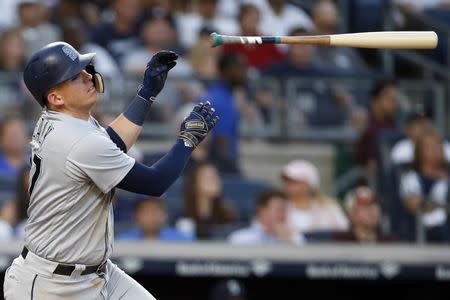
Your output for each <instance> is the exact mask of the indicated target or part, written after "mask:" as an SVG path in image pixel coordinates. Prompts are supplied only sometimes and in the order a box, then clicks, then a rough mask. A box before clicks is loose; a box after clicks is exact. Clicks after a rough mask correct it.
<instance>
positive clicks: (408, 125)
mask: <svg viewBox="0 0 450 300" xmlns="http://www.w3.org/2000/svg"><path fill="white" fill-rule="evenodd" d="M432 127H433V124H432V122H431V120H430V118H429V117H428V116H427V115H425V114H424V113H421V112H418V111H412V112H410V113H409V114H408V116H407V117H406V122H405V130H404V131H405V134H406V137H405V138H404V139H401V140H400V141H398V142H397V143H395V145H394V147H393V148H392V150H391V161H392V163H393V164H395V165H406V164H410V163H412V162H413V160H414V142H415V141H416V140H417V138H418V137H419V136H420V135H421V134H422V132H424V131H428V130H430V129H431V128H432ZM444 156H445V159H446V160H447V161H449V162H450V143H449V142H447V141H444Z"/></svg>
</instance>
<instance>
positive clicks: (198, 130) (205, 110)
mask: <svg viewBox="0 0 450 300" xmlns="http://www.w3.org/2000/svg"><path fill="white" fill-rule="evenodd" d="M218 120H219V117H218V116H217V115H216V111H215V109H214V108H213V107H212V106H211V103H210V102H209V101H206V103H205V104H203V103H199V104H197V105H196V106H195V107H194V109H193V110H192V112H191V113H190V114H189V115H188V116H187V117H186V119H184V121H183V123H181V130H180V136H179V138H180V139H182V140H183V141H184V143H185V145H187V146H189V147H193V148H195V147H197V145H198V144H200V142H201V141H203V139H204V138H205V137H206V136H207V135H208V133H209V132H210V131H211V129H213V128H214V126H216V123H217V121H218Z"/></svg>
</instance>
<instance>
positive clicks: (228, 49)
mask: <svg viewBox="0 0 450 300" xmlns="http://www.w3.org/2000/svg"><path fill="white" fill-rule="evenodd" d="M294 2H295V4H294ZM299 2H302V1H292V2H291V1H285V0H240V1H237V0H236V1H226V0H177V1H175V0H97V1H93V0H91V1H81V0H80V1H72V0H2V1H0V10H1V11H2V17H1V18H0V83H1V84H0V89H1V92H0V106H1V107H2V110H1V112H0V117H1V122H0V149H1V152H0V240H7V239H12V238H21V237H22V236H23V230H24V229H23V223H24V221H25V220H26V218H27V214H26V209H27V205H28V180H29V146H28V142H29V139H30V135H29V133H30V130H31V129H32V125H33V124H34V122H35V120H36V117H37V116H38V114H39V113H40V107H39V106H38V105H37V104H35V101H33V100H32V99H31V95H30V94H29V92H28V91H27V90H26V88H25V86H24V84H23V82H22V78H21V74H20V73H21V71H22V70H23V67H24V65H25V63H26V61H27V59H28V58H29V57H30V55H31V54H32V53H33V52H34V51H36V50H38V49H40V48H41V47H43V46H44V45H46V44H48V43H50V42H53V41H58V40H64V41H66V42H68V43H70V44H71V45H73V46H74V47H75V48H76V49H77V50H79V51H80V52H81V53H85V52H95V53H96V54H97V55H96V57H95V60H94V64H95V65H96V69H97V70H98V71H99V72H100V73H102V75H103V76H104V77H105V78H106V82H107V86H106V89H107V92H106V94H105V95H102V98H101V101H100V103H99V105H98V107H96V108H95V111H94V115H95V116H96V118H98V120H99V121H100V123H101V124H103V125H105V126H107V124H108V122H109V121H111V120H112V118H113V117H114V115H113V113H116V111H114V109H112V107H113V106H114V105H117V101H113V100H111V99H119V104H120V105H119V107H123V106H124V105H125V104H126V103H127V102H128V101H129V99H130V98H131V96H132V95H133V93H135V91H136V87H137V85H138V84H139V81H140V80H141V77H142V75H143V72H144V70H145V67H146V63H147V62H148V61H149V59H150V58H151V56H152V55H153V54H155V53H156V52H158V51H160V50H162V49H169V50H172V51H175V52H176V53H178V54H179V59H178V62H177V66H176V67H175V68H174V69H173V70H172V71H171V73H170V74H169V80H168V82H167V84H166V87H165V88H164V90H163V92H162V93H161V95H160V96H158V99H157V101H156V102H155V104H154V105H153V107H152V110H151V113H150V115H149V117H148V120H149V122H159V123H162V124H169V125H170V126H171V128H174V127H175V126H178V124H179V123H180V120H181V119H182V118H183V117H184V115H185V113H186V112H187V111H189V109H190V108H191V107H192V106H193V105H194V104H195V103H196V102H199V101H204V100H210V101H211V102H212V104H213V106H214V107H215V108H216V110H217V112H218V114H219V116H220V122H219V123H218V125H217V126H216V128H215V129H214V131H213V134H212V136H211V137H209V138H208V139H207V140H206V141H205V142H204V143H203V144H201V145H200V146H199V147H198V148H197V149H196V150H195V151H194V153H193V156H192V158H191V160H190V161H189V163H188V166H187V168H186V171H185V173H184V175H183V178H181V179H180V180H179V181H177V182H176V183H175V184H174V186H173V187H172V188H171V189H170V190H169V191H168V193H167V194H166V195H164V196H163V197H162V198H160V199H159V198H158V199H157V198H154V197H145V196H141V195H131V194H129V193H126V192H123V191H118V193H116V200H115V201H116V203H115V205H116V209H115V213H116V223H117V227H116V231H117V234H116V238H118V239H124V240H143V239H148V240H163V241H178V242H192V241H195V240H222V241H228V242H229V243H231V244H233V245H252V244H253V245H255V244H265V243H285V244H292V245H303V244H305V243H309V242H328V241H336V242H360V243H376V242H393V241H408V242H433V243H434V242H436V243H445V242H448V241H449V240H450V235H449V230H448V229H449V228H448V224H449V222H448V221H447V217H448V212H449V210H448V199H449V193H448V184H449V180H448V179H449V178H448V176H449V161H450V144H449V142H447V141H446V137H445V135H443V133H445V132H440V131H439V130H438V128H436V127H435V126H434V123H433V113H435V112H433V111H432V110H430V109H429V106H427V105H416V106H412V105H408V101H407V99H405V98H406V95H405V94H404V93H402V91H401V89H400V85H399V83H398V81H395V80H393V78H390V77H387V76H386V74H384V73H383V70H382V69H381V67H380V65H379V64H377V59H373V57H372V56H373V53H371V55H372V56H370V55H369V56H367V53H364V52H359V51H357V50H355V49H352V48H344V47H341V48H331V47H327V48H325V47H323V48H319V47H315V46H310V45H289V46H286V45H258V46H255V45H225V46H222V47H217V48H211V47H210V40H209V35H210V33H212V32H219V33H221V34H230V35H249V36H254V35H312V34H333V33H337V32H338V29H339V27H340V25H341V22H342V18H343V17H342V16H341V15H340V11H339V10H338V7H337V3H335V2H334V1H331V0H318V1H313V3H312V5H308V6H307V5H299V4H298V3H299ZM356 2H358V1H356ZM363 2H364V1H359V2H358V3H363ZM367 2H376V1H367ZM380 2H383V1H380ZM394 2H395V1H394ZM397 2H398V3H397V4H398V5H400V6H399V9H412V10H415V11H424V10H426V9H430V8H434V9H437V8H438V9H443V10H444V9H446V8H447V6H449V3H448V2H447V1H405V0H404V1H397ZM419 2H420V5H418V3H419ZM425 2H426V3H425ZM363 9H364V6H363ZM399 11H401V10H399ZM400 19H401V18H400ZM400 19H399V20H400ZM401 20H403V21H404V20H405V19H401ZM398 24H399V26H404V23H401V22H400V21H398ZM360 25H361V26H363V25H364V22H362V23H361V24H360ZM355 26H356V25H355ZM355 28H357V26H356V27H355ZM375 29H376V28H375ZM376 55H377V54H375V56H376ZM374 62H375V63H374ZM344 77H353V78H358V79H368V80H370V82H371V84H370V88H367V90H366V91H365V93H362V94H361V93H356V92H354V91H352V90H350V89H347V88H346V86H344V85H340V84H332V85H327V84H324V82H323V81H322V79H324V78H344ZM302 80H309V81H307V82H308V86H307V87H306V88H304V83H303V85H302ZM309 82H313V84H309ZM273 84H275V85H276V86H277V87H278V91H277V89H274V88H273ZM293 84H294V88H292V86H293ZM300 86H301V87H300ZM296 89H297V91H296V92H295V93H293V94H292V93H290V94H288V93H287V92H280V91H287V90H291V91H292V90H294V91H295V90H296ZM293 95H294V96H293ZM426 102H427V101H423V103H426ZM405 103H406V104H405ZM423 103H422V104H423ZM405 107H406V108H407V109H406V110H405ZM274 108H279V110H280V111H281V112H283V113H284V114H282V116H281V119H282V120H281V124H282V131H286V132H295V131H297V130H299V129H305V128H306V129H308V128H341V127H350V128H351V129H353V130H354V131H355V132H356V139H355V140H354V141H353V143H351V145H350V146H351V147H350V148H351V156H350V159H349V163H348V166H346V168H347V169H349V168H351V167H356V168H359V169H360V170H362V172H361V174H362V175H361V176H359V177H358V178H357V179H356V180H354V182H352V184H351V185H349V186H348V187H347V188H346V189H344V190H343V191H341V193H333V194H330V193H328V192H325V191H324V189H323V187H322V183H321V176H320V170H318V167H317V166H316V165H314V164H313V163H312V162H310V161H308V160H305V159H304V158H302V157H298V159H295V160H293V161H291V162H289V163H288V164H286V165H284V166H283V167H282V168H280V169H279V170H273V172H274V173H276V174H277V176H278V178H279V185H274V184H269V183H261V182H256V181H254V180H252V179H251V178H247V177H246V176H245V174H244V173H243V171H242V166H241V161H240V150H239V149H240V142H241V140H242V139H241V136H242V134H243V133H253V132H264V131H268V130H269V128H271V126H272V125H273V124H274V122H279V121H280V120H279V118H280V115H277V113H274V112H278V110H277V109H274ZM439 129H442V128H439ZM130 155H132V156H133V157H135V158H136V159H138V160H140V161H143V162H145V163H152V162H155V161H156V160H157V159H158V158H159V157H160V156H159V155H160V153H143V151H142V150H141V149H139V148H137V147H135V148H133V149H131V150H130ZM131 220H133V222H130V221H131ZM230 284H233V283H230ZM225 285H226V284H225ZM228 288H230V287H228ZM230 289H232V288H230Z"/></svg>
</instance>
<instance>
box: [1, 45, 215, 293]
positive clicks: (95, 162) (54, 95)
mask: <svg viewBox="0 0 450 300" xmlns="http://www.w3.org/2000/svg"><path fill="white" fill-rule="evenodd" d="M94 55H95V54H94V53H88V54H83V55H81V54H79V53H78V52H77V51H76V50H75V49H74V48H73V47H72V46H71V45H69V44H67V43H63V42H56V43H51V44H49V45H47V46H46V47H44V48H42V49H41V50H39V51H38V52H36V53H35V54H34V55H33V56H32V57H31V58H30V60H29V61H28V63H27V65H26V67H25V70H24V74H23V76H24V81H25V84H26V86H27V87H28V89H29V90H30V92H31V94H32V95H33V96H34V98H35V99H36V100H37V101H38V102H39V104H40V105H41V106H42V107H43V111H42V115H41V116H40V118H39V121H38V122H37V124H36V127H35V129H34V133H33V137H32V141H31V148H32V159H31V160H32V168H31V172H30V186H29V193H30V206H29V209H28V215H29V219H28V222H27V225H26V229H25V246H24V248H23V251H22V253H21V254H20V255H19V256H18V257H17V258H16V259H15V260H14V261H13V263H12V265H11V266H10V267H9V268H8V270H7V272H6V275H5V282H4V294H5V299H6V300H15V299H20V300H24V299H34V300H41V299H42V300H54V299H65V300H69V299H82V300H84V299H86V300H92V299H133V300H134V299H155V298H154V297H153V296H152V295H151V294H150V293H149V292H148V291H147V290H145V289H144V288H143V287H142V286H141V285H139V284H138V283H137V282H136V281H135V280H134V279H132V278H131V277H130V276H128V275H127V274H125V273H124V272H123V271H122V270H120V269H119V268H118V267H117V266H116V265H114V264H113V263H111V261H110V260H109V257H110V256H111V252H112V250H113V213H112V205H111V198H112V196H113V194H114V188H115V187H118V188H121V189H125V190H128V191H131V192H135V193H141V194H147V195H153V196H159V195H161V194H162V193H164V191H165V190H166V189H167V188H168V187H169V186H170V185H171V184H172V183H173V182H174V181H175V180H176V179H177V177H178V176H179V175H180V173H181V172H182V169H183V168H184V166H185V164H186V162H187V160H188V158H189V156H190V154H191V153H192V151H193V149H194V148H195V147H196V146H197V145H198V144H199V143H200V142H201V141H202V140H203V138H204V137H205V136H206V135H207V134H208V132H209V131H210V130H211V129H212V128H213V127H214V125H215V124H216V121H217V119H218V118H217V116H216V114H215V112H214V109H213V108H212V107H211V105H210V103H209V102H206V103H205V104H202V103H200V104H198V105H196V106H195V107H194V109H193V111H192V112H191V113H190V114H189V115H188V116H187V117H186V119H185V120H184V121H183V122H182V124H181V130H180V135H179V138H178V140H177V142H176V143H175V145H174V146H173V147H172V149H171V150H170V151H169V152H168V153H167V154H166V155H165V156H164V157H163V158H161V160H159V161H158V162H156V163H155V164H154V165H153V166H151V167H147V166H145V165H142V164H140V163H139V162H136V161H135V160H134V159H133V158H131V157H130V156H128V155H127V154H126V152H127V150H128V149H130V147H131V146H133V144H134V143H135V142H136V139H137V137H138V135H139V133H140V131H141V128H142V125H143V123H144V119H145V116H146V115H147V112H148V111H149V109H150V106H151V104H152V102H153V101H154V100H155V97H156V96H157V95H158V93H159V92H160V91H161V89H162V88H163V86H164V82H165V80H166V77H167V73H168V72H169V70H170V69H172V68H173V67H174V66H175V65H176V59H177V55H176V54H175V53H173V52H170V51H162V52H159V53H157V54H155V55H154V56H153V57H152V59H151V60H150V62H149V63H148V64H147V69H146V71H145V74H144V78H143V82H142V85H141V87H140V89H139V90H138V92H137V95H136V96H135V97H134V99H133V100H132V101H131V102H130V104H129V106H128V107H127V109H126V110H125V111H124V113H123V114H121V115H120V116H119V117H117V118H116V119H115V120H114V121H113V122H112V123H111V124H110V126H109V127H108V128H106V129H104V128H102V127H101V126H100V125H99V123H98V122H97V121H96V120H95V119H94V118H93V117H92V116H91V115H90V111H91V109H92V107H93V105H94V104H95V103H96V102H97V92H103V89H104V85H103V79H102V76H101V75H100V74H99V73H97V72H96V71H95V68H94V66H93V65H92V59H93V57H94Z"/></svg>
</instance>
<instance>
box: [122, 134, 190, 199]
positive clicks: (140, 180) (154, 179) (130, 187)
mask: <svg viewBox="0 0 450 300" xmlns="http://www.w3.org/2000/svg"><path fill="white" fill-rule="evenodd" d="M192 150H193V148H190V147H186V146H185V145H184V142H183V141H181V140H178V141H177V143H176V144H175V145H174V146H173V147H172V149H171V150H170V151H169V152H168V153H167V154H166V155H164V156H163V157H162V158H161V159H160V160H158V161H157V162H156V163H155V164H153V165H152V166H151V167H147V166H145V165H143V164H141V163H139V162H136V163H135V164H134V166H133V168H132V169H131V170H130V171H129V172H128V174H127V175H126V176H125V177H124V178H123V179H122V181H121V182H120V183H119V184H118V185H117V187H118V188H120V189H124V190H127V191H129V192H133V193H139V194H145V195H151V196H157V197H159V196H161V195H162V194H163V193H164V192H165V191H166V190H167V189H168V188H169V187H170V185H171V184H172V183H174V182H175V180H177V178H178V177H179V176H180V175H181V172H182V171H183V169H184V167H185V166H186V163H187V161H188V159H189V156H190V155H191V153H192Z"/></svg>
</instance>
